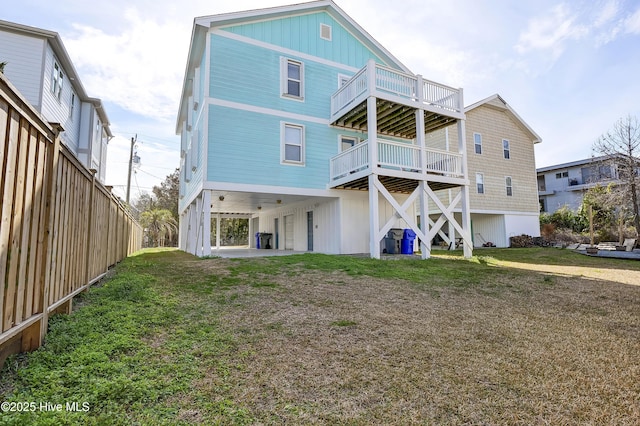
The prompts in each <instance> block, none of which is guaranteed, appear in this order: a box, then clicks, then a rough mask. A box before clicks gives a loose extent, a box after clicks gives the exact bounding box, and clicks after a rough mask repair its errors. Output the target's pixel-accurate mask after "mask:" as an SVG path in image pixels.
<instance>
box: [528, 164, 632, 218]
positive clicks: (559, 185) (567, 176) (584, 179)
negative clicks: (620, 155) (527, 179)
mask: <svg viewBox="0 0 640 426" xmlns="http://www.w3.org/2000/svg"><path fill="white" fill-rule="evenodd" d="M537 173H538V194H539V197H540V199H539V202H540V211H542V212H545V213H553V212H555V211H556V210H558V209H560V208H561V207H564V206H567V207H568V208H569V209H571V210H573V211H576V210H578V209H579V208H580V205H581V204H582V198H583V197H584V193H585V192H586V191H587V190H588V189H589V188H593V187H594V186H596V185H603V186H606V185H608V184H610V183H620V179H619V177H618V173H619V170H618V166H617V164H616V161H615V158H614V157H610V156H600V157H593V158H587V159H585V160H579V161H572V162H570V163H562V164H556V165H553V166H547V167H541V168H539V169H538V170H537ZM636 174H638V172H637V171H636ZM639 175H640V174H639Z"/></svg>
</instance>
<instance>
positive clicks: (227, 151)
mask: <svg viewBox="0 0 640 426" xmlns="http://www.w3.org/2000/svg"><path fill="white" fill-rule="evenodd" d="M283 121H284V122H287V123H291V124H298V125H303V126H304V127H305V135H304V137H305V147H304V160H305V162H304V166H297V165H289V164H281V163H280V143H281V142H280V140H281V139H280V137H281V122H283ZM208 124H209V125H208V134H209V148H208V151H209V152H208V157H207V164H208V174H207V179H208V180H209V181H220V182H236V183H260V184H261V185H275V186H286V187H298V188H315V189H326V187H327V184H328V183H329V158H330V157H331V156H333V155H335V154H336V153H337V152H338V147H337V143H336V140H337V137H338V134H339V131H338V130H337V129H334V128H330V127H329V126H327V125H324V124H317V123H313V122H305V121H301V120H290V119H283V118H281V117H278V116H273V115H266V114H260V113H255V112H249V111H242V110H237V109H231V108H224V107H220V106H215V105H210V106H209V123H208Z"/></svg>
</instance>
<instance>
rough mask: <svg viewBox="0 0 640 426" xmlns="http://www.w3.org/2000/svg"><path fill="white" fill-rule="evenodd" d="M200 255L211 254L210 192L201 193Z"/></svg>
mask: <svg viewBox="0 0 640 426" xmlns="http://www.w3.org/2000/svg"><path fill="white" fill-rule="evenodd" d="M202 242H203V246H202V255H203V256H210V255H211V192H209V191H204V192H203V193H202Z"/></svg>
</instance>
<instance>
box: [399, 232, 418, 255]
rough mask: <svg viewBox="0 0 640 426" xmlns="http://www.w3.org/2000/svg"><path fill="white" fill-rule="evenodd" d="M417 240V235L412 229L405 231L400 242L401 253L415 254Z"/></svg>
mask: <svg viewBox="0 0 640 426" xmlns="http://www.w3.org/2000/svg"><path fill="white" fill-rule="evenodd" d="M415 239H416V233H415V232H413V230H411V229H405V230H404V232H403V234H402V240H401V241H400V253H402V254H413V241H414V240H415Z"/></svg>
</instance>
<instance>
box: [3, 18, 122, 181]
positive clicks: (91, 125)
mask: <svg viewBox="0 0 640 426" xmlns="http://www.w3.org/2000/svg"><path fill="white" fill-rule="evenodd" d="M0 62H6V63H7V65H6V66H5V68H4V75H5V76H6V77H7V78H8V79H9V80H10V81H11V83H12V84H13V85H14V86H15V87H16V88H17V89H18V90H19V91H20V93H21V94H22V95H23V96H24V97H25V98H26V99H27V100H28V101H29V102H30V103H31V104H32V105H33V107H34V108H35V109H36V110H37V111H38V112H40V114H42V116H43V117H44V119H45V120H47V121H49V122H54V123H59V124H60V125H62V127H63V129H64V132H62V134H61V139H62V143H63V144H64V145H66V146H67V147H68V148H69V149H70V150H71V152H73V153H74V154H75V155H76V156H77V157H78V159H79V160H80V161H81V162H82V163H83V164H84V165H85V166H86V167H87V168H90V169H96V170H97V177H98V180H100V181H101V182H104V179H105V175H106V166H107V143H108V142H109V140H110V139H111V138H112V137H113V134H112V133H111V129H110V127H109V119H108V117H107V114H106V112H105V111H104V108H103V105H102V101H101V100H100V99H97V98H92V97H89V96H88V95H87V93H86V91H85V89H84V87H83V86H82V83H81V82H80V78H79V76H78V73H77V72H76V70H75V68H74V66H73V64H72V62H71V59H70V58H69V55H68V54H67V51H66V49H65V47H64V45H63V43H62V39H61V38H60V36H59V35H58V33H56V32H53V31H48V30H44V29H40V28H34V27H29V26H26V25H21V24H16V23H13V22H7V21H2V20H0Z"/></svg>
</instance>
